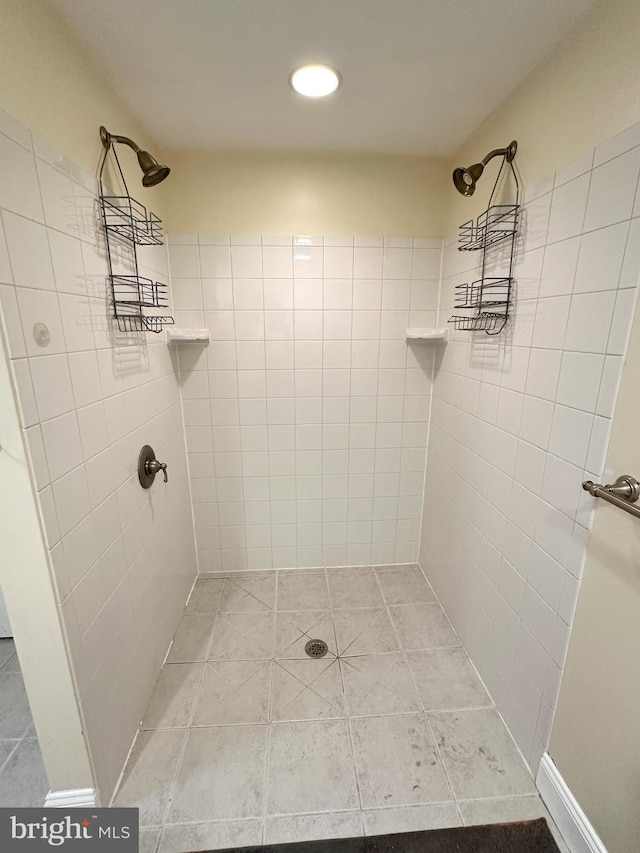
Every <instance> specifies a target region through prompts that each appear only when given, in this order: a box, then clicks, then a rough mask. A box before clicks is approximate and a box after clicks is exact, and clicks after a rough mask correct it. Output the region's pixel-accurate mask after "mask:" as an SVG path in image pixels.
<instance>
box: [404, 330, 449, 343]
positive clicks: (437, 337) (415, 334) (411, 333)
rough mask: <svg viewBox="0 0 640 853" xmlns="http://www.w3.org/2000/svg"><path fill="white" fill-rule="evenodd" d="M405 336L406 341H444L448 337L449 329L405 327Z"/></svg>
mask: <svg viewBox="0 0 640 853" xmlns="http://www.w3.org/2000/svg"><path fill="white" fill-rule="evenodd" d="M405 338H406V339H407V340H408V341H442V343H446V341H447V340H448V338H449V329H447V328H444V329H443V328H432V329H426V328H425V329H422V328H415V329H406V330H405Z"/></svg>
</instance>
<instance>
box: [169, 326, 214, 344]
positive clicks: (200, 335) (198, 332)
mask: <svg viewBox="0 0 640 853" xmlns="http://www.w3.org/2000/svg"><path fill="white" fill-rule="evenodd" d="M210 341H211V333H210V332H209V329H167V343H168V344H208V343H209V342H210Z"/></svg>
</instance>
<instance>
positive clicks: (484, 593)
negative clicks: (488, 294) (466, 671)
mask: <svg viewBox="0 0 640 853" xmlns="http://www.w3.org/2000/svg"><path fill="white" fill-rule="evenodd" d="M638 146H640V126H636V127H633V128H630V129H629V130H628V131H626V132H625V133H623V134H621V135H620V136H618V137H616V138H614V139H612V140H610V141H609V142H607V143H605V144H603V145H601V146H599V147H598V148H596V149H595V151H590V152H588V153H587V154H585V155H584V156H583V157H581V158H579V159H578V160H577V161H575V162H574V163H572V164H570V165H569V166H567V167H566V168H564V169H561V170H559V171H558V172H556V174H555V176H553V177H552V178H551V179H550V180H549V181H548V182H545V183H542V184H539V185H537V186H536V187H531V188H527V190H526V192H525V206H524V213H523V218H522V225H521V231H520V238H519V246H518V256H517V266H516V271H515V276H516V280H517V296H516V303H515V312H514V321H513V324H512V327H511V330H510V332H508V333H506V334H502V335H500V336H498V337H496V338H493V339H492V338H489V337H487V336H486V335H485V334H484V333H480V334H469V333H465V332H457V333H453V334H452V337H451V339H450V341H449V343H448V345H447V347H446V349H444V351H440V357H439V358H438V362H437V364H436V368H435V382H434V399H433V409H432V420H431V431H430V440H429V458H428V466H427V480H426V496H425V512H424V525H423V542H422V549H421V562H422V565H423V566H424V567H425V569H426V571H427V574H428V576H429V578H430V580H431V582H432V584H433V586H434V588H435V590H436V592H437V594H438V596H439V598H440V600H441V602H442V604H443V606H444V607H445V609H446V611H447V614H448V616H449V617H450V619H451V620H452V621H453V624H454V627H455V628H456V630H457V631H458V633H459V634H460V636H461V638H462V640H463V642H464V643H465V646H466V648H467V650H468V651H469V653H470V655H471V657H472V658H473V660H474V662H475V664H476V666H477V667H478V669H479V671H480V674H481V675H482V676H483V678H484V680H485V682H486V684H487V685H488V687H489V689H490V691H491V693H492V696H493V698H494V700H495V701H496V704H497V706H498V708H499V709H500V711H501V712H502V713H503V715H504V717H505V719H506V721H507V724H508V725H509V727H510V729H511V731H512V733H513V735H514V736H515V738H516V740H517V742H518V744H519V746H520V748H521V750H522V752H523V754H524V755H525V757H526V758H527V759H528V760H529V762H530V765H531V767H532V769H533V770H534V771H535V770H536V769H537V765H538V761H539V758H540V756H541V754H542V752H543V750H544V749H545V747H546V745H547V743H548V738H549V733H550V729H551V722H552V718H553V713H554V708H555V704H556V698H557V695H558V688H559V683H560V677H561V673H562V668H563V665H564V660H565V654H566V650H567V644H568V640H569V633H570V628H571V623H572V619H573V614H574V608H575V603H576V597H577V593H578V586H579V582H580V576H581V573H582V567H583V563H584V558H585V551H586V546H587V540H588V535H589V530H590V528H591V524H592V520H593V513H594V511H595V508H596V501H595V500H594V499H593V498H592V497H591V496H589V495H588V494H587V493H586V492H584V491H582V489H581V483H582V481H583V480H584V479H585V478H588V479H593V480H596V481H599V480H600V479H601V478H602V477H604V478H605V479H606V480H607V481H609V480H610V478H611V477H615V476H618V475H619V474H621V473H625V472H622V471H616V472H613V471H605V470H604V464H605V453H606V448H607V443H608V437H609V430H610V425H611V418H612V415H613V411H614V405H615V400H616V396H617V390H618V385H619V381H620V375H621V371H622V366H623V362H624V356H625V352H626V347H627V341H628V336H629V331H630V325H631V321H632V318H633V314H634V310H635V303H636V291H637V284H638V273H639V270H640V218H639V217H640V197H639V196H638V193H637V191H636V187H637V184H638V173H639V169H640V147H638ZM475 260H476V259H475V258H474V256H473V254H472V253H467V252H458V251H457V246H456V242H455V236H452V237H451V238H450V239H449V240H447V246H446V249H445V256H444V274H443V288H442V312H441V316H440V320H441V322H446V320H447V319H448V317H449V315H450V314H451V313H455V312H454V311H453V308H452V306H453V288H454V286H455V285H456V284H459V283H462V282H465V281H470V280H473V279H476V278H478V275H477V270H476V268H475V266H474V261H475ZM458 313H459V312H458ZM630 467H632V465H631V460H630Z"/></svg>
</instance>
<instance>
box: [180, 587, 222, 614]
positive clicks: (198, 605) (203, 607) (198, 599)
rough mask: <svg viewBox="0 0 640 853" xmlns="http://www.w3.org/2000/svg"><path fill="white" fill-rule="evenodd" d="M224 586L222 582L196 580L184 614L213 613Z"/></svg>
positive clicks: (218, 603)
mask: <svg viewBox="0 0 640 853" xmlns="http://www.w3.org/2000/svg"><path fill="white" fill-rule="evenodd" d="M224 585H225V581H224V580H213V579H211V580H209V579H204V580H197V581H196V582H195V586H194V587H193V592H192V593H191V597H190V598H189V601H188V603H187V609H186V611H185V612H186V613H215V612H216V611H217V609H218V607H219V605H220V599H221V598H222V591H223V589H224Z"/></svg>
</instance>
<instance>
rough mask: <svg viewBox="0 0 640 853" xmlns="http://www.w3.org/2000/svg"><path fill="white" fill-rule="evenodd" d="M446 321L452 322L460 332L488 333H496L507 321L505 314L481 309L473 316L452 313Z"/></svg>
mask: <svg viewBox="0 0 640 853" xmlns="http://www.w3.org/2000/svg"><path fill="white" fill-rule="evenodd" d="M447 322H448V323H453V327H454V328H455V329H458V331H461V332H488V333H489V334H492V333H493V334H497V333H498V332H499V331H501V329H502V328H503V327H504V325H505V323H506V322H507V315H506V314H493V313H491V312H488V311H481V312H480V313H479V314H476V315H475V317H463V316H462V315H460V314H454V315H453V316H452V317H450V318H449V320H448V321H447ZM498 326H500V328H498Z"/></svg>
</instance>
